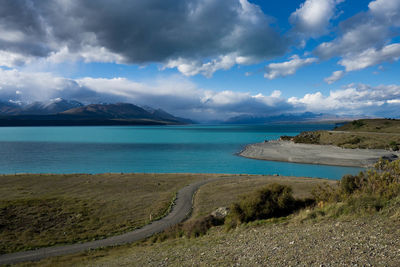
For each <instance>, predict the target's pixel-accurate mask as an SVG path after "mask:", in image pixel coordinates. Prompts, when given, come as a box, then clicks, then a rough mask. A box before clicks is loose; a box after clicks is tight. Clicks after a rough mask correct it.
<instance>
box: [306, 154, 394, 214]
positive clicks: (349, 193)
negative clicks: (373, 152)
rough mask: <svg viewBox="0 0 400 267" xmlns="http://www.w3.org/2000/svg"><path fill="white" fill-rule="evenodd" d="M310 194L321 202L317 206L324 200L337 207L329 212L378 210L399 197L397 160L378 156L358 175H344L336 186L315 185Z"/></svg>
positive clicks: (368, 211)
mask: <svg viewBox="0 0 400 267" xmlns="http://www.w3.org/2000/svg"><path fill="white" fill-rule="evenodd" d="M312 194H313V196H314V198H315V200H316V201H317V202H318V203H321V205H319V206H320V207H321V208H322V207H323V206H324V203H330V205H337V207H340V208H338V209H336V214H333V216H338V215H340V214H363V213H372V212H375V211H379V210H380V209H381V208H383V207H384V206H385V205H387V203H389V202H390V201H392V200H393V199H396V198H399V197H400V160H397V161H393V162H389V161H388V160H383V159H381V160H379V161H378V162H377V163H376V164H375V167H374V169H371V170H368V171H366V172H360V173H359V174H358V175H345V176H343V177H342V179H341V181H340V183H339V186H338V187H333V186H329V185H325V186H318V187H316V188H314V189H313V192H312ZM335 203H336V204H335ZM339 203H340V205H339ZM331 215H332V214H331Z"/></svg>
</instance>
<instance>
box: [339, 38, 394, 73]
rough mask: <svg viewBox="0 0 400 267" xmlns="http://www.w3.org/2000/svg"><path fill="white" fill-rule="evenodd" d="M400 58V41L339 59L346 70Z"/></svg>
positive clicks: (359, 68)
mask: <svg viewBox="0 0 400 267" xmlns="http://www.w3.org/2000/svg"><path fill="white" fill-rule="evenodd" d="M399 58H400V43H396V44H390V45H387V46H384V47H382V48H381V49H374V48H370V49H367V50H365V51H363V52H361V53H359V54H354V55H349V56H348V57H346V58H344V59H342V60H340V61H339V64H340V65H342V66H344V67H345V68H346V71H354V70H361V69H365V68H367V67H370V66H374V65H377V64H381V63H383V62H392V61H397V60H399Z"/></svg>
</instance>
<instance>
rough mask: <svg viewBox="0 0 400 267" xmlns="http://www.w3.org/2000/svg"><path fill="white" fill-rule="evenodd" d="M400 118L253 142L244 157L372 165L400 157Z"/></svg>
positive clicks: (242, 154)
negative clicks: (381, 159)
mask: <svg viewBox="0 0 400 267" xmlns="http://www.w3.org/2000/svg"><path fill="white" fill-rule="evenodd" d="M399 129H400V121H399V120H390V119H375V120H357V121H353V122H350V123H347V124H345V125H343V126H341V127H338V128H336V129H335V130H333V131H315V132H303V133H301V134H299V135H297V136H294V137H290V136H282V137H281V138H280V140H276V141H264V142H263V143H257V144H251V145H248V146H246V148H245V149H244V150H243V151H241V152H240V153H239V155H240V156H243V157H247V158H253V159H261V160H272V161H286V162H296V163H309V164H323V165H336V166H357V167H369V166H372V165H373V164H374V163H375V162H376V161H377V160H378V159H380V158H385V159H388V160H390V161H392V160H395V159H397V158H398V157H399V156H400V153H399V152H398V150H399V144H400V130H399Z"/></svg>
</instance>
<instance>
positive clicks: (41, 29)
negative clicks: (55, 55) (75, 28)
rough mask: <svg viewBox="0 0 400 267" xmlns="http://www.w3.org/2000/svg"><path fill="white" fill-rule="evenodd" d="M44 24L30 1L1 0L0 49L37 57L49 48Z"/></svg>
mask: <svg viewBox="0 0 400 267" xmlns="http://www.w3.org/2000/svg"><path fill="white" fill-rule="evenodd" d="M47 39H48V36H47V32H46V26H45V25H44V23H43V20H42V18H41V16H40V14H39V12H38V11H37V9H36V7H35V5H34V4H33V2H31V1H25V0H3V1H2V2H1V4H0V50H8V51H11V52H14V53H21V54H24V55H32V56H38V57H44V56H47V55H48V53H49V52H50V48H49V47H48V45H47V44H46V42H47Z"/></svg>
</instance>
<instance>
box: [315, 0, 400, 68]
mask: <svg viewBox="0 0 400 267" xmlns="http://www.w3.org/2000/svg"><path fill="white" fill-rule="evenodd" d="M368 7H369V10H368V11H367V12H360V13H358V14H356V15H355V16H353V17H351V18H349V19H347V20H346V21H343V22H342V23H341V24H340V30H341V31H340V32H339V35H338V37H337V38H335V39H334V40H332V41H330V42H324V43H321V44H320V45H319V46H318V47H317V48H316V49H315V51H314V53H315V54H316V55H317V56H319V57H320V58H322V59H329V58H332V57H335V56H339V57H341V58H342V59H341V60H340V61H339V64H340V65H342V66H345V67H346V71H353V70H360V69H364V68H367V67H369V66H373V65H376V64H380V63H382V62H387V61H393V60H398V57H399V56H398V55H399V52H398V44H390V45H388V43H390V42H391V41H392V38H393V37H394V36H395V34H394V33H395V32H396V31H398V29H396V27H399V26H400V1H398V0H376V1H372V2H370V3H369V5H368Z"/></svg>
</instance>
